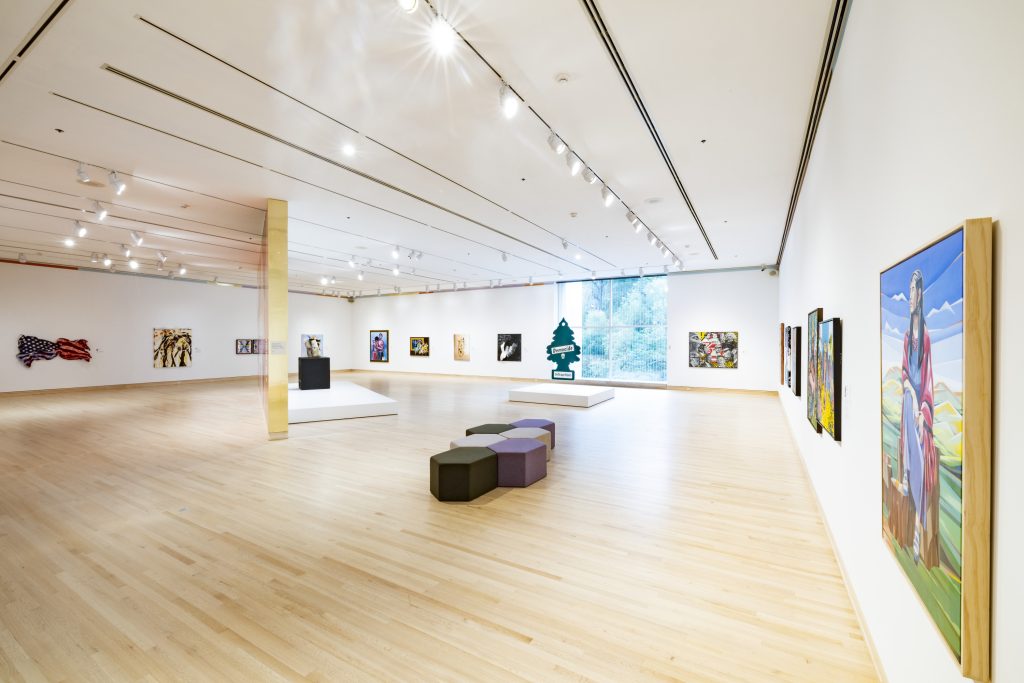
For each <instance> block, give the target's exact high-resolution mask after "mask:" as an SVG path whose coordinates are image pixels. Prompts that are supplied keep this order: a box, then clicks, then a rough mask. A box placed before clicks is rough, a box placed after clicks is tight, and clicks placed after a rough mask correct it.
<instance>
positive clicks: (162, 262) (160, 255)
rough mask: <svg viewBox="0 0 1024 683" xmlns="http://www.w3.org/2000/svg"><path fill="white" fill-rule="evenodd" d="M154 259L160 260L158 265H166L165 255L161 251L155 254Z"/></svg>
mask: <svg viewBox="0 0 1024 683" xmlns="http://www.w3.org/2000/svg"><path fill="white" fill-rule="evenodd" d="M156 257H157V258H158V259H159V260H160V265H163V264H164V263H167V254H165V253H164V252H162V251H158V252H156Z"/></svg>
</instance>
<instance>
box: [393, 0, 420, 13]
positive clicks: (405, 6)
mask: <svg viewBox="0 0 1024 683" xmlns="http://www.w3.org/2000/svg"><path fill="white" fill-rule="evenodd" d="M419 4H420V2H419V0H398V8H399V9H400V10H402V11H403V12H405V13H406V14H412V13H413V12H415V11H416V7H417V6H418V5H419Z"/></svg>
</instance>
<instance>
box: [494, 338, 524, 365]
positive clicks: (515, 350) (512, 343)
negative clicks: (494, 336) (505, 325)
mask: <svg viewBox="0 0 1024 683" xmlns="http://www.w3.org/2000/svg"><path fill="white" fill-rule="evenodd" d="M498 360H499V361H514V362H520V361H522V360H523V335H521V334H499V335H498Z"/></svg>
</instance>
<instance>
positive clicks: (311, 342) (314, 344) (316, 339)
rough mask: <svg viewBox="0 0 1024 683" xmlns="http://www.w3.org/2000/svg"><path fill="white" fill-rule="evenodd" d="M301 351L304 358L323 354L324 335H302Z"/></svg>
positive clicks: (317, 356) (318, 356)
mask: <svg viewBox="0 0 1024 683" xmlns="http://www.w3.org/2000/svg"><path fill="white" fill-rule="evenodd" d="M302 353H303V354H304V355H305V356H306V358H320V357H322V356H323V355H324V335H322V334H304V335H302Z"/></svg>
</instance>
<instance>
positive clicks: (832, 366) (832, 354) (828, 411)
mask: <svg viewBox="0 0 1024 683" xmlns="http://www.w3.org/2000/svg"><path fill="white" fill-rule="evenodd" d="M818 363H820V364H821V374H820V375H819V376H818V403H819V405H820V410H821V428H822V429H824V430H825V431H826V432H828V433H829V435H831V436H832V438H833V439H835V440H836V441H841V440H842V431H841V428H842V421H843V323H842V321H841V320H840V319H839V318H831V319H829V320H822V321H821V322H820V323H818Z"/></svg>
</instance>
